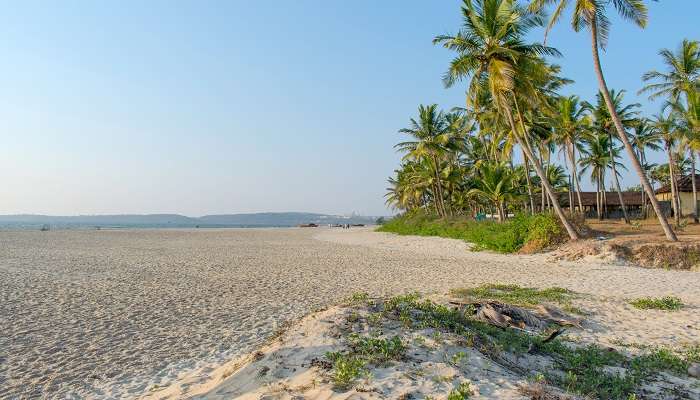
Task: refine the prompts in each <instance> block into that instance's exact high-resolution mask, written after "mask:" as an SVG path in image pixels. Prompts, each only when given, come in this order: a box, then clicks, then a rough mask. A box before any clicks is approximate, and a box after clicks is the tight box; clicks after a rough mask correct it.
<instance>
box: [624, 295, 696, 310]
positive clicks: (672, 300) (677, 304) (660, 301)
mask: <svg viewBox="0 0 700 400" xmlns="http://www.w3.org/2000/svg"><path fill="white" fill-rule="evenodd" d="M630 304H632V306H633V307H634V308H639V309H641V310H665V311H676V310H680V309H681V308H683V302H682V301H681V299H679V298H678V297H673V296H666V297H660V298H656V297H641V298H639V299H635V300H632V301H630Z"/></svg>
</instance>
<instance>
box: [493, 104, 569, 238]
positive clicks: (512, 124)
mask: <svg viewBox="0 0 700 400" xmlns="http://www.w3.org/2000/svg"><path fill="white" fill-rule="evenodd" d="M514 97H515V96H514ZM513 100H514V101H515V103H516V104H515V105H516V107H517V106H518V105H517V100H515V99H513ZM504 108H505V113H506V117H507V118H508V123H509V124H510V129H511V130H512V131H513V134H514V136H515V138H516V140H517V141H518V144H519V145H520V147H521V148H522V149H523V151H524V152H525V156H526V157H527V158H529V159H530V161H532V164H533V166H534V168H535V173H537V176H538V177H539V178H540V180H541V181H542V184H543V186H544V188H545V190H546V191H547V194H548V195H549V197H550V198H551V199H552V206H553V207H554V212H555V213H556V214H557V216H558V217H559V219H560V220H561V223H562V225H564V229H566V232H567V233H568V234H569V237H570V238H571V240H578V233H577V232H576V229H574V227H573V226H572V225H571V223H570V222H569V220H568V219H566V215H564V211H563V210H562V209H561V206H559V200H558V199H557V198H556V197H555V193H554V189H553V188H552V185H550V184H549V181H548V180H547V176H546V175H545V174H544V171H543V170H542V166H541V165H540V164H539V162H538V160H537V158H535V156H534V154H532V149H531V148H530V147H529V146H528V145H527V144H526V143H525V142H524V141H522V140H520V136H519V135H518V134H517V129H516V127H515V120H514V119H513V114H512V113H511V110H510V108H509V107H504ZM518 114H520V109H518ZM519 117H520V118H521V119H520V123H521V124H522V125H523V136H525V135H526V134H527V132H525V129H524V124H523V122H522V116H521V115H519Z"/></svg>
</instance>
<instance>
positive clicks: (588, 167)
mask: <svg viewBox="0 0 700 400" xmlns="http://www.w3.org/2000/svg"><path fill="white" fill-rule="evenodd" d="M608 141H609V138H608V135H601V134H600V133H590V134H588V135H585V136H584V137H583V142H584V143H585V145H586V146H585V148H584V149H583V151H582V154H581V158H579V164H580V165H581V173H585V172H588V171H590V174H591V183H593V184H594V185H596V211H597V213H598V219H599V220H602V219H603V208H604V205H605V198H604V196H605V171H606V169H607V168H608V165H609V163H610V153H609V151H608V147H609V144H608Z"/></svg>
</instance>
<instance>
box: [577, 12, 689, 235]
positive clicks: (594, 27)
mask: <svg viewBox="0 0 700 400" xmlns="http://www.w3.org/2000/svg"><path fill="white" fill-rule="evenodd" d="M591 19H592V20H591V50H592V52H593V64H594V67H595V73H596V75H597V77H598V85H599V86H600V91H601V92H602V94H603V99H605V104H606V105H607V107H608V112H610V116H611V117H612V120H613V122H614V123H615V129H616V130H617V135H618V136H619V137H620V140H622V143H623V144H624V145H625V150H627V155H628V156H629V158H630V159H631V161H632V167H634V170H635V171H636V172H637V175H639V178H640V180H641V183H642V188H643V189H644V191H646V192H647V195H648V196H649V202H650V203H651V206H652V207H653V208H654V212H656V216H657V217H658V219H659V224H661V228H662V229H663V230H664V233H665V234H666V238H667V239H668V240H670V241H672V242H677V241H678V238H677V237H676V234H675V233H674V232H673V229H671V226H670V225H669V224H668V221H667V220H666V217H665V216H664V215H663V213H662V212H661V206H659V202H658V201H657V200H656V197H655V196H654V189H652V187H651V185H650V184H649V180H648V179H647V177H646V175H645V174H644V170H643V169H642V166H641V164H640V163H639V160H638V159H637V156H636V155H635V154H634V149H633V148H632V144H631V143H630V141H629V138H627V133H625V129H624V128H623V127H622V121H621V120H620V116H619V115H617V112H616V111H615V107H614V106H613V103H612V99H611V98H610V92H609V91H608V85H607V83H605V77H604V76H603V69H602V67H601V66H600V55H599V54H598V21H597V19H596V15H595V13H593V15H592V17H591Z"/></svg>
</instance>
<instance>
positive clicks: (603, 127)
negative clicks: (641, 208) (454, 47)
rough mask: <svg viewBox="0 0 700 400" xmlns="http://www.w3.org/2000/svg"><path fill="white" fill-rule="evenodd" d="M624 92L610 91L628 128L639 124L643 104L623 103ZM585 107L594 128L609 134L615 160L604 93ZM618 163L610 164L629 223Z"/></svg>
mask: <svg viewBox="0 0 700 400" xmlns="http://www.w3.org/2000/svg"><path fill="white" fill-rule="evenodd" d="M624 94H625V91H624V90H621V91H619V92H615V90H614V89H613V90H611V91H610V98H611V99H612V103H613V109H614V110H615V113H616V114H617V115H618V117H619V118H620V121H622V126H623V127H624V128H625V129H628V128H633V127H634V126H635V125H636V124H637V119H636V116H637V114H638V111H636V110H635V109H637V108H639V107H641V105H640V104H639V103H633V104H628V105H623V104H622V101H623V98H624ZM584 107H585V108H586V109H587V110H589V111H590V112H591V115H592V116H593V120H594V123H593V127H594V129H596V130H598V131H599V133H600V134H605V135H608V137H609V138H608V139H609V140H608V145H609V146H610V148H609V153H610V157H611V158H612V159H613V160H615V159H616V158H613V148H614V147H615V140H614V139H615V138H614V136H613V135H614V132H615V124H614V122H613V120H612V117H611V115H610V113H609V112H608V107H607V105H606V104H605V100H604V97H603V95H602V94H601V93H600V92H598V94H596V104H594V105H592V104H590V103H585V105H584ZM616 164H617V163H616V162H612V163H611V164H610V165H611V168H612V176H613V182H614V183H615V190H616V191H617V196H618V198H619V200H620V207H621V208H622V214H623V215H624V218H625V223H627V224H629V223H630V219H629V216H628V215H627V207H626V206H625V202H624V200H623V198H622V191H621V189H620V181H619V179H618V173H617V167H616Z"/></svg>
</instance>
